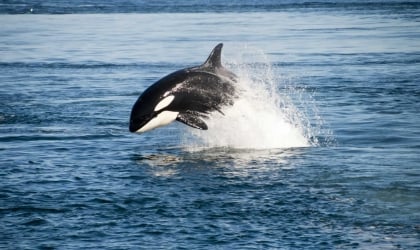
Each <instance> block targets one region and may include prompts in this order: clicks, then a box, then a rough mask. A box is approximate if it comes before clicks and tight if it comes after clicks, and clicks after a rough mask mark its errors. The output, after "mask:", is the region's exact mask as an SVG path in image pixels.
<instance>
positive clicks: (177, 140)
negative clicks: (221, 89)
mask: <svg viewBox="0 0 420 250" xmlns="http://www.w3.org/2000/svg"><path fill="white" fill-rule="evenodd" d="M0 13H2V14H1V15H0V23H1V25H0V87H1V88H0V156H1V157H0V167H1V170H0V235H1V236H0V248H2V249H139V248H144V249H156V248H161V249H168V248H185V249H201V248H221V249H225V248H226V249H253V248H260V249H267V248H280V249H337V248H344V249H348V248H361V249H416V248H419V247H420V184H419V183H420V156H419V155H420V154H419V151H420V125H419V124H420V116H419V112H420V104H419V100H420V82H419V81H420V80H419V79H420V42H419V41H420V3H419V2H416V1H405V2H403V3H402V2H400V1H372V2H369V3H364V1H317V2H316V3H315V2H314V3H311V2H304V1H280V2H278V1H229V3H225V1H215V2H213V1H212V2H211V3H210V1H177V2H172V1H156V2H150V3H149V2H146V1H126V2H122V1H121V2H119V1H118V2H116V1H115V2H112V1H109V2H108V1H106V3H105V1H72V2H71V3H63V1H2V2H1V4H0ZM23 13H27V14H24V15H20V14H23ZM28 13H33V15H31V14H28ZM61 13H66V14H68V15H51V14H61ZM218 42H224V44H225V47H224V60H226V61H228V62H230V63H228V64H229V65H230V66H231V67H232V68H233V69H235V65H237V64H238V63H239V64H246V65H247V67H246V68H247V69H248V71H249V73H250V74H251V75H254V74H256V73H259V71H260V70H259V69H260V68H258V67H259V66H258V65H260V64H269V66H270V67H271V68H272V69H273V72H274V73H275V74H276V75H277V74H278V75H277V76H276V77H274V78H269V79H271V80H273V79H274V80H275V81H278V82H277V83H278V89H277V91H278V92H279V93H284V92H286V93H287V96H288V97H289V98H290V99H292V101H293V102H294V103H295V106H296V107H297V108H298V109H299V110H305V119H306V120H308V121H309V122H310V126H309V125H305V128H306V129H307V130H309V131H310V133H307V134H306V135H305V136H307V139H308V141H309V142H310V144H311V146H308V147H297V148H295V147H292V148H288V147H286V148H278V149H276V148H268V149H252V147H251V148H248V149H238V148H233V147H200V148H196V146H195V144H194V143H193V142H192V141H189V139H188V138H190V137H191V136H192V137H194V135H191V134H190V133H191V130H190V129H189V128H186V127H185V126H183V125H181V124H177V123H174V124H172V125H170V126H167V127H163V128H160V129H157V130H155V131H152V132H150V133H146V134H143V135H136V134H130V133H129V132H128V117H129V113H130V110H131V106H132V105H133V103H134V102H135V100H136V99H137V97H138V95H139V94H140V93H141V92H142V91H143V90H144V89H145V88H146V87H147V86H149V85H150V84H152V83H153V82H154V81H156V80H157V79H158V78H159V77H162V76H164V75H165V74H167V73H169V72H172V71H174V70H176V69H180V68H183V67H187V66H191V65H196V64H199V63H201V62H202V61H203V60H204V59H205V58H206V57H207V55H208V53H209V52H210V50H211V49H212V47H213V46H214V45H216V44H217V43H218ZM261 53H262V56H260V55H261ZM249 55H251V56H249ZM255 55H257V56H255ZM238 61H239V62H238ZM236 68H237V67H236ZM263 73H264V72H263ZM286 90H287V91H286ZM306 111H308V112H306ZM255 117H256V119H257V120H258V118H259V117H264V116H263V114H256V115H255ZM261 122H262V123H264V121H261ZM273 127H274V128H273V129H272V131H268V132H269V133H273V134H274V133H275V130H276V126H275V125H274V126H273ZM281 128H282V127H278V129H281ZM235 130H240V128H236V127H235V128H232V130H228V132H229V131H230V132H233V131H235ZM225 133H226V131H225ZM213 134H214V131H213ZM185 135H187V136H185ZM216 135H217V132H216ZM225 135H226V134H223V133H220V135H219V136H220V137H223V136H225ZM240 136H244V135H243V134H242V135H240ZM249 136H251V133H250V134H249ZM244 137H246V135H245V136H244ZM185 138H187V139H185ZM278 140H284V141H285V143H286V144H287V143H289V141H288V140H290V139H289V138H278ZM221 146H223V145H221ZM261 146H264V145H260V144H258V143H256V144H255V148H261Z"/></svg>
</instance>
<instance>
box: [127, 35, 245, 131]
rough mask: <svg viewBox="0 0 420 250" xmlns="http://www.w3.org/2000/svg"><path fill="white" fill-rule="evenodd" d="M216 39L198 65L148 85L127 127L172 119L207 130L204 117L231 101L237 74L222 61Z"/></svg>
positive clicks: (162, 123) (156, 124)
mask: <svg viewBox="0 0 420 250" xmlns="http://www.w3.org/2000/svg"><path fill="white" fill-rule="evenodd" d="M222 47H223V44H222V43H219V44H218V45H217V46H216V47H215V48H214V49H213V51H212V52H211V53H210V55H209V57H208V58H207V60H206V61H205V62H204V63H203V64H202V65H199V66H195V67H190V68H185V69H181V70H178V71H175V72H173V73H171V74H169V75H167V76H165V77H163V78H162V79H160V80H158V81H157V82H155V83H154V84H152V85H151V86H150V87H148V88H147V89H146V90H145V91H144V92H143V93H142V94H141V95H140V97H139V98H138V99H137V101H136V102H135V103H134V105H133V108H132V110H131V115H130V125H129V130H130V132H133V133H143V132H146V131H149V130H152V129H155V128H158V127H161V126H165V125H167V124H169V123H171V122H173V121H175V120H176V121H179V122H182V123H184V124H186V125H188V126H190V127H193V128H196V129H201V130H207V129H208V126H207V124H206V123H205V122H204V121H203V119H206V118H208V116H209V114H210V113H212V112H215V111H217V112H219V113H221V114H223V112H222V109H223V107H225V106H229V105H233V103H234V99H235V95H236V91H235V86H234V84H235V82H237V79H238V78H237V76H236V75H235V74H234V73H232V72H230V71H229V70H227V69H226V68H224V67H223V66H222V62H221V53H222Z"/></svg>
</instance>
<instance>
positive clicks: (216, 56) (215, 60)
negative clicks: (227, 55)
mask: <svg viewBox="0 0 420 250" xmlns="http://www.w3.org/2000/svg"><path fill="white" fill-rule="evenodd" d="M222 47H223V43H219V44H218V45H216V47H214V49H213V50H212V51H211V53H210V55H209V57H208V58H207V60H206V61H205V62H204V63H203V65H201V67H203V68H220V67H222Z"/></svg>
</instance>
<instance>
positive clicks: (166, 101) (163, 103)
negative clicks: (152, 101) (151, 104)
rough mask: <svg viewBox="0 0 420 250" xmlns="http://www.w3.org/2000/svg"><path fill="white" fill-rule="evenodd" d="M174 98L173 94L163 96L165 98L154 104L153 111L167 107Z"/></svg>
mask: <svg viewBox="0 0 420 250" xmlns="http://www.w3.org/2000/svg"><path fill="white" fill-rule="evenodd" d="M174 99H175V96H173V95H170V96H167V97H165V98H163V99H162V100H161V101H160V102H159V103H158V104H157V105H156V107H155V109H154V111H159V110H162V109H164V108H166V107H168V106H169V104H171V103H172V101H173V100H174Z"/></svg>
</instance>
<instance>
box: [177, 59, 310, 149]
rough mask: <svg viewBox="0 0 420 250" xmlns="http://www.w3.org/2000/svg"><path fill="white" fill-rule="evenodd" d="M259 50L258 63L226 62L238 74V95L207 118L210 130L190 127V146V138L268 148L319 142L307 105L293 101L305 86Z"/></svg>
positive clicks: (201, 144)
mask: <svg viewBox="0 0 420 250" xmlns="http://www.w3.org/2000/svg"><path fill="white" fill-rule="evenodd" d="M257 54H258V55H257V56H258V57H260V58H259V60H257V61H259V62H258V63H253V64H247V63H244V62H245V60H244V59H243V58H240V59H239V60H237V61H234V62H230V63H227V67H228V68H229V69H231V70H232V71H233V72H235V73H236V74H237V75H238V76H239V82H238V83H237V86H236V87H237V89H238V98H237V99H236V101H235V103H234V105H233V106H231V107H226V108H225V109H224V110H223V112H224V115H222V114H220V113H218V112H215V113H213V114H212V115H211V116H210V117H209V119H208V120H206V123H207V124H208V127H209V129H208V130H207V131H200V130H188V132H187V137H188V142H189V143H188V144H189V146H190V147H191V146H192V145H191V141H192V140H191V138H194V140H193V141H194V144H195V145H193V146H194V147H197V146H198V147H229V148H249V149H269V148H292V147H309V146H313V145H316V144H317V141H316V139H314V138H316V135H314V131H313V129H312V128H311V124H310V121H309V118H308V115H307V114H306V112H305V110H306V108H304V109H303V110H300V109H298V108H297V106H296V105H295V104H294V103H295V102H296V100H293V98H295V99H296V97H298V98H297V99H299V98H300V99H301V92H302V91H303V90H302V89H301V88H300V89H298V88H294V87H293V86H291V85H290V84H288V83H287V82H289V81H286V80H282V79H281V77H279V75H278V74H276V73H275V71H274V70H273V67H272V65H271V64H270V63H269V62H268V59H267V58H266V56H265V55H264V54H263V53H257ZM253 57H255V54H254V55H253ZM261 57H262V59H263V60H261ZM261 61H262V62H261ZM299 96H300V97H299ZM298 101H300V100H298ZM300 106H302V105H300ZM184 141H186V140H184Z"/></svg>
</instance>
